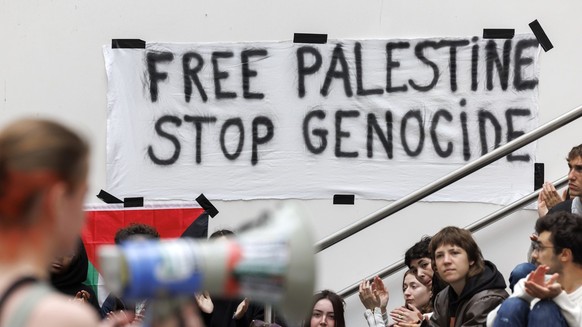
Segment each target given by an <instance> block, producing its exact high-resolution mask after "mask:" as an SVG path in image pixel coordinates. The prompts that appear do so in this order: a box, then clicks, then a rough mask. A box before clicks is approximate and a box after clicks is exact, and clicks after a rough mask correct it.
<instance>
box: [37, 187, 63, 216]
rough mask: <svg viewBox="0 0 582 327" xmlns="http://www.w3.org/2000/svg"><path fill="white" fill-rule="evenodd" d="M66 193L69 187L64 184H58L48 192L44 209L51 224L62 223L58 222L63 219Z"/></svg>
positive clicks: (44, 201) (49, 188) (45, 196)
mask: <svg viewBox="0 0 582 327" xmlns="http://www.w3.org/2000/svg"><path fill="white" fill-rule="evenodd" d="M66 193H67V187H66V184H65V183H64V182H56V183H54V184H52V185H51V186H49V187H48V189H47V190H46V192H45V195H44V199H43V205H42V208H43V211H44V213H45V214H46V216H47V217H48V218H49V219H48V220H49V221H50V222H52V223H61V222H59V221H58V220H59V219H61V217H63V212H64V210H65V197H66V195H67V194H66Z"/></svg>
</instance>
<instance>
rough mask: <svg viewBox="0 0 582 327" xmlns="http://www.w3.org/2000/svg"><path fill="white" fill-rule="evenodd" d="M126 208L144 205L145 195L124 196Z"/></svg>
mask: <svg viewBox="0 0 582 327" xmlns="http://www.w3.org/2000/svg"><path fill="white" fill-rule="evenodd" d="M123 207H124V208H136V207H143V197H135V198H123Z"/></svg>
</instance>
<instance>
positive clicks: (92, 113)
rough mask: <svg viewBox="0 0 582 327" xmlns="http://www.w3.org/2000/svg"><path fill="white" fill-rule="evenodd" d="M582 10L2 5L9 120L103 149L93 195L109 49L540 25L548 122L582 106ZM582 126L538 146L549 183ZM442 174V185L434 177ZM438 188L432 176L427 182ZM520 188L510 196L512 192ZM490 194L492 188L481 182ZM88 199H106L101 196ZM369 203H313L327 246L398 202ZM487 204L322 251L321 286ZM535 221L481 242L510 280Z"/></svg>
mask: <svg viewBox="0 0 582 327" xmlns="http://www.w3.org/2000/svg"><path fill="white" fill-rule="evenodd" d="M580 12H582V2H580V1H577V0H563V1H560V2H552V1H542V0H513V1H506V0H504V1H500V0H490V1H479V2H477V1H466V0H450V1H414V0H411V1H381V0H374V1H371V0H370V1H369V0H361V1H347V0H320V1H305V0H300V1H280V0H267V1H260V0H245V1H237V0H224V1H220V0H215V1H185V0H173V1H172V0H170V1H145V0H124V1H119V0H101V1H88V0H58V1H48V0H25V1H22V0H0V40H1V41H2V45H0V47H2V50H0V125H3V124H5V123H6V122H8V121H10V120H12V119H15V118H17V117H20V116H24V115H35V116H43V117H55V118H58V119H60V120H62V121H64V122H66V123H69V124H72V125H74V126H76V127H77V128H78V129H79V130H81V131H82V132H83V133H84V134H85V135H86V136H88V138H90V140H91V142H92V146H93V150H92V151H93V153H92V173H91V192H90V194H97V192H98V191H99V189H101V188H104V189H106V185H105V174H106V172H105V130H106V110H105V108H106V78H105V69H104V64H103V56H102V52H101V46H102V45H103V44H109V43H110V41H111V39H112V38H141V39H144V40H147V41H161V42H198V41H263V40H286V39H291V38H292V36H293V33H294V32H311V33H327V34H328V35H329V37H330V38H392V37H394V38H412V37H429V36H473V35H481V34H482V29H483V28H515V29H516V32H517V33H525V32H529V27H528V23H529V22H531V21H533V20H534V19H538V20H539V21H540V23H541V24H542V26H543V28H544V29H545V31H546V33H547V34H548V36H549V37H550V39H551V41H552V42H553V43H554V46H555V48H554V49H553V50H551V51H550V52H548V53H543V54H542V55H541V59H542V64H541V80H540V84H539V89H540V122H541V123H544V122H547V121H549V120H551V119H552V118H554V117H556V116H558V115H560V114H562V113H565V112H566V111H568V110H570V109H572V108H574V107H575V106H578V105H580V104H582V92H581V91H580V88H581V86H582V74H581V73H582V65H581V64H580V60H581V59H580V58H582V39H581V38H580V35H582V21H581V20H580V18H579V13H580ZM580 131H582V121H578V122H575V123H573V124H570V125H568V126H567V127H565V128H563V129H562V130H560V131H558V132H555V133H554V134H552V135H550V136H547V137H545V138H543V139H542V140H541V141H539V142H538V148H537V158H536V161H537V162H544V163H546V177H547V179H549V180H553V179H556V178H558V177H561V176H562V175H563V174H565V173H566V165H565V162H564V157H565V155H566V153H567V152H568V150H569V149H570V148H571V147H572V146H573V145H576V144H579V143H581V139H582V137H581V133H580ZM434 177H435V179H436V178H438V177H440V176H434ZM428 182H430V181H427V183H428ZM510 182H511V181H508V183H506V184H504V185H499V192H511V184H510ZM476 187H478V186H476ZM87 201H88V202H98V200H97V198H95V197H94V196H91V197H89V198H88V199H87ZM273 203H274V202H272V201H252V202H228V203H227V202H219V201H215V204H216V206H217V207H218V209H219V210H220V211H221V214H220V215H219V216H217V217H216V218H215V219H213V220H212V221H211V226H210V229H211V231H213V230H214V229H216V228H219V227H228V226H230V227H236V226H238V225H239V224H240V223H241V221H243V220H246V219H249V218H252V217H254V216H256V214H257V213H258V212H259V211H260V210H261V209H262V208H264V207H266V206H271V205H273ZM386 204H387V203H386V202H383V201H357V202H356V205H355V206H333V205H332V204H331V199H330V200H329V201H323V200H314V201H303V205H304V206H305V207H306V208H307V210H308V211H309V212H310V213H311V215H312V216H313V219H312V222H313V226H314V233H315V235H316V237H317V239H321V238H323V237H324V236H326V235H329V234H330V233H332V232H334V231H336V230H338V229H340V228H341V227H344V226H346V225H349V224H350V223H352V222H354V221H355V220H357V219H358V218H360V217H363V216H365V215H367V214H369V213H370V212H372V211H374V210H376V209H378V208H380V207H382V206H385V205H386ZM497 208H498V207H497V206H494V205H486V204H479V203H462V204H451V203H420V204H417V205H414V206H412V207H410V208H407V209H405V210H404V211H402V212H400V213H398V214H395V215H394V216H392V217H390V218H388V219H386V220H385V221H383V222H380V223H378V224H376V225H375V226H373V227H372V228H370V229H368V230H366V231H363V232H361V233H359V234H357V235H355V236H353V237H351V238H349V239H348V240H347V241H345V242H343V243H341V244H339V245H337V246H334V247H332V248H330V249H328V250H325V251H324V252H322V253H320V254H318V255H317V261H318V263H319V268H320V270H319V274H318V288H319V289H322V288H331V289H335V290H339V289H342V288H344V287H345V286H347V285H350V284H352V283H353V282H355V281H357V280H359V279H361V278H363V277H365V276H367V275H369V274H371V273H373V272H375V271H378V270H380V269H381V268H382V267H384V266H386V265H387V264H390V263H392V262H394V261H395V260H398V259H400V258H401V257H402V255H403V253H404V251H405V249H406V248H408V247H409V246H410V245H412V244H413V243H414V242H416V241H417V240H418V239H420V237H421V235H423V234H431V233H434V232H436V231H437V230H439V229H440V228H441V227H443V226H445V225H450V224H454V225H459V226H465V225H467V224H469V223H471V222H472V221H474V220H476V219H478V218H480V217H482V216H484V215H486V214H488V213H490V212H492V211H494V210H496V209H497ZM534 218H535V213H534V212H533V211H531V210H529V211H528V210H525V211H521V212H519V213H517V214H514V215H512V216H510V217H509V219H506V220H505V221H503V222H500V223H498V224H497V225H495V226H493V227H490V228H487V229H485V230H483V231H480V232H478V233H477V234H476V238H477V240H478V242H479V243H480V244H481V246H482V248H483V251H484V253H485V255H486V257H487V258H489V259H491V260H493V261H494V262H495V263H496V264H497V265H498V266H499V268H500V269H501V271H502V272H503V273H504V274H505V275H506V276H507V275H508V274H509V271H510V270H511V268H512V267H513V266H514V265H515V264H517V263H519V262H521V261H522V260H524V259H525V253H526V249H527V246H528V242H527V236H528V235H529V233H530V232H531V229H532V225H533V222H534ZM400 281H401V274H398V275H396V276H394V277H392V278H389V279H388V280H387V282H388V285H389V287H390V291H391V301H390V307H394V306H396V305H400V304H401V303H402V295H401V291H400ZM362 309H363V308H362V306H361V304H359V301H358V300H357V296H356V297H351V298H349V299H347V315H348V316H347V321H348V325H349V326H361V325H363V320H362Z"/></svg>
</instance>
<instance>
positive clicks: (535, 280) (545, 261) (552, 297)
mask: <svg viewBox="0 0 582 327" xmlns="http://www.w3.org/2000/svg"><path fill="white" fill-rule="evenodd" d="M536 232H537V233H538V238H537V240H536V241H535V243H534V244H535V246H534V251H533V254H532V256H533V258H534V259H535V261H536V263H537V264H538V267H537V268H536V269H535V270H534V271H533V272H532V273H530V274H529V275H528V276H527V277H526V278H523V279H521V280H520V281H519V282H518V283H517V285H516V286H515V291H514V293H513V294H512V295H511V297H510V298H509V299H507V300H505V301H504V302H503V303H502V304H501V305H500V306H499V307H498V308H496V309H495V310H494V311H492V312H491V313H490V314H489V316H488V318H487V326H494V327H502V326H570V327H573V326H582V217H580V216H577V215H573V214H571V213H567V212H558V213H555V214H549V215H546V216H544V217H542V218H539V219H538V220H537V222H536Z"/></svg>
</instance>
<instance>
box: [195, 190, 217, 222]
mask: <svg viewBox="0 0 582 327" xmlns="http://www.w3.org/2000/svg"><path fill="white" fill-rule="evenodd" d="M196 202H198V204H199V205H200V206H201V207H202V209H204V210H206V212H208V214H209V215H210V217H212V218H214V216H216V215H218V209H216V207H215V206H214V205H213V204H212V203H211V202H210V201H209V200H208V199H207V198H206V197H205V196H204V193H200V195H199V196H198V197H197V198H196Z"/></svg>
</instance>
